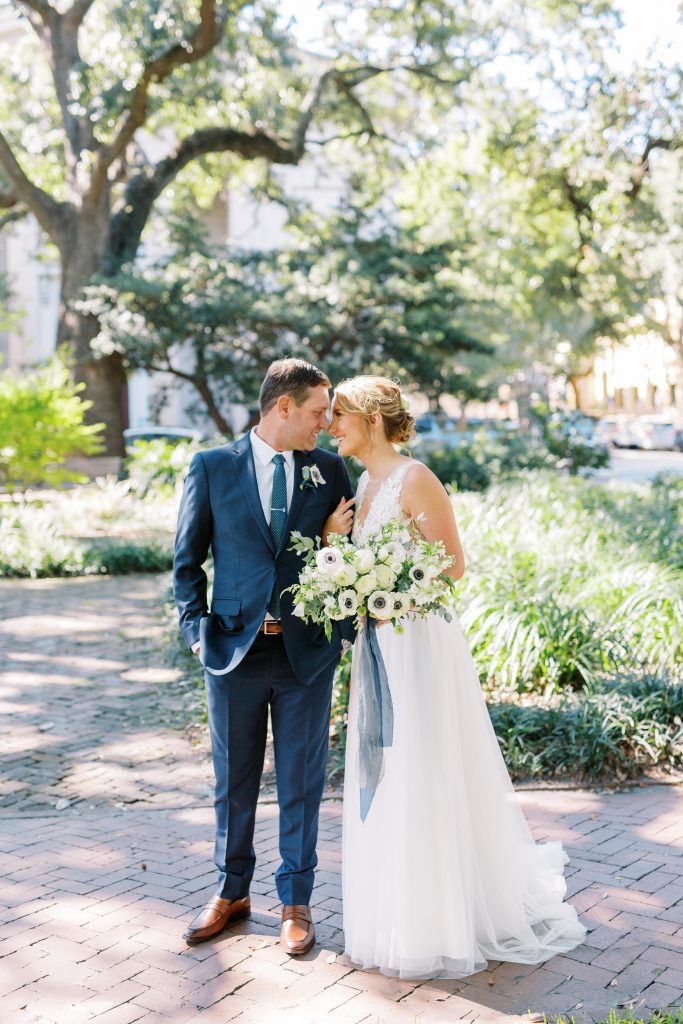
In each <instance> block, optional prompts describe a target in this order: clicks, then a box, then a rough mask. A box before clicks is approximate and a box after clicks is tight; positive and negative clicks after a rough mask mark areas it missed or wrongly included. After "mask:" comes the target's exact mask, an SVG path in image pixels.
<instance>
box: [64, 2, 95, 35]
mask: <svg viewBox="0 0 683 1024" xmlns="http://www.w3.org/2000/svg"><path fill="white" fill-rule="evenodd" d="M94 2H95V0H74V2H73V3H72V5H71V7H69V9H68V11H65V12H64V14H63V18H64V21H65V23H66V24H67V25H69V26H70V27H71V28H73V29H76V28H79V27H80V25H81V23H82V22H83V19H84V18H85V16H86V14H87V13H88V11H89V10H90V8H91V7H92V5H93V4H94Z"/></svg>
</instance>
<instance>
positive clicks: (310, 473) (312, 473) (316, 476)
mask: <svg viewBox="0 0 683 1024" xmlns="http://www.w3.org/2000/svg"><path fill="white" fill-rule="evenodd" d="M301 475H302V477H303V480H302V481H301V483H300V484H299V490H300V491H303V489H304V487H306V488H307V489H309V490H315V489H316V488H317V487H318V485H319V484H324V483H325V478H324V476H323V475H322V473H321V472H320V469H319V468H318V466H316V464H315V463H313V465H312V466H303V467H302V469H301Z"/></svg>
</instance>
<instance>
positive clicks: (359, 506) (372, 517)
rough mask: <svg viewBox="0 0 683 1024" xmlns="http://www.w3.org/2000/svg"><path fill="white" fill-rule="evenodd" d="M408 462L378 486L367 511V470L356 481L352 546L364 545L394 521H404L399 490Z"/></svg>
mask: <svg viewBox="0 0 683 1024" xmlns="http://www.w3.org/2000/svg"><path fill="white" fill-rule="evenodd" d="M408 469H410V462H409V461H408V460H406V461H405V462H402V463H401V464H400V466H397V467H396V469H395V470H394V471H393V473H390V474H389V476H388V477H387V478H386V479H385V480H383V481H382V483H381V484H380V485H379V487H378V489H377V491H376V492H375V496H374V498H373V499H372V503H371V505H370V508H369V509H365V508H364V505H365V490H366V488H367V485H368V480H369V477H368V471H367V469H366V470H365V472H364V473H363V475H362V476H361V478H360V480H359V481H358V490H357V491H356V514H355V516H354V523H353V531H352V533H351V539H352V541H353V543H354V544H365V542H366V541H367V539H368V538H369V537H371V536H372V534H373V533H377V532H378V531H379V530H381V529H382V527H383V526H385V525H386V524H387V523H390V522H391V521H392V520H394V519H405V518H406V515H405V512H404V511H403V509H402V508H401V488H402V487H403V478H404V477H405V475H406V473H407V471H408Z"/></svg>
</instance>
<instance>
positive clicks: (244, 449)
mask: <svg viewBox="0 0 683 1024" xmlns="http://www.w3.org/2000/svg"><path fill="white" fill-rule="evenodd" d="M232 452H233V455H234V456H235V463H234V467H235V473H236V474H237V479H238V481H239V485H240V487H241V488H242V492H243V494H244V497H245V498H246V501H247V505H248V506H249V510H250V511H251V514H252V515H253V517H254V519H255V520H256V523H257V525H258V528H259V530H260V531H261V533H262V534H263V536H264V538H265V540H266V541H267V543H268V546H269V547H270V549H271V551H275V543H274V541H273V535H272V533H271V532H270V525H269V524H268V523H267V522H266V517H265V516H264V514H263V505H262V504H261V497H260V495H259V492H258V483H257V482H256V469H255V468H254V453H253V452H252V450H251V441H250V440H249V434H245V436H244V437H241V438H240V439H239V441H236V442H235V444H234V445H233V446H232ZM285 536H287V531H286V530H285Z"/></svg>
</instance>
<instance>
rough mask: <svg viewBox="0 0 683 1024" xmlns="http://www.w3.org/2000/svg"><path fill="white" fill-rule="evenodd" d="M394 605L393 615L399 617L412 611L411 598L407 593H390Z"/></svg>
mask: <svg viewBox="0 0 683 1024" xmlns="http://www.w3.org/2000/svg"><path fill="white" fill-rule="evenodd" d="M389 597H390V599H391V606H392V613H391V614H392V616H393V617H396V618H398V617H399V616H401V615H405V614H406V612H408V611H410V598H409V597H408V596H407V595H406V594H398V593H395V594H389Z"/></svg>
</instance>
